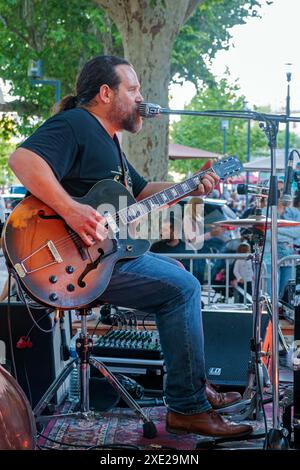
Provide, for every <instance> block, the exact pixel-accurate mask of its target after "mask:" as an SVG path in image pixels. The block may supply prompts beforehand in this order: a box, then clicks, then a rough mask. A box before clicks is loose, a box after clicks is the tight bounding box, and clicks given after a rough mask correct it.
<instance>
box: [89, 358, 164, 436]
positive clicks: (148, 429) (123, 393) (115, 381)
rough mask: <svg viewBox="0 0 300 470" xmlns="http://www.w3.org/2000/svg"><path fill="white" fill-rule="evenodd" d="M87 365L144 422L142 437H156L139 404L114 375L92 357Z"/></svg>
mask: <svg viewBox="0 0 300 470" xmlns="http://www.w3.org/2000/svg"><path fill="white" fill-rule="evenodd" d="M89 363H90V364H91V365H92V366H93V367H95V368H96V369H97V370H98V371H99V372H101V374H102V375H103V376H104V377H105V378H106V379H107V381H108V382H109V383H110V384H111V385H112V387H114V388H115V390H117V391H118V392H119V393H120V395H121V397H122V398H123V400H124V401H125V402H126V403H127V405H128V406H129V407H130V408H131V409H132V410H133V411H134V412H135V413H136V414H137V415H138V416H139V418H141V419H142V420H143V422H144V424H143V430H144V437H146V438H148V439H151V438H153V437H155V436H157V430H156V427H155V424H154V423H153V421H151V420H149V418H148V417H147V415H146V414H145V413H144V412H143V410H142V408H141V407H140V406H139V404H138V403H137V402H136V401H135V400H134V399H133V398H132V397H131V396H130V394H129V393H128V392H127V390H126V388H125V387H123V385H122V384H121V383H120V382H119V380H118V379H117V378H116V377H115V375H114V374H113V373H112V372H111V371H110V370H109V369H108V368H107V367H106V366H105V364H104V363H103V362H101V361H99V360H98V359H95V358H94V357H90V358H89Z"/></svg>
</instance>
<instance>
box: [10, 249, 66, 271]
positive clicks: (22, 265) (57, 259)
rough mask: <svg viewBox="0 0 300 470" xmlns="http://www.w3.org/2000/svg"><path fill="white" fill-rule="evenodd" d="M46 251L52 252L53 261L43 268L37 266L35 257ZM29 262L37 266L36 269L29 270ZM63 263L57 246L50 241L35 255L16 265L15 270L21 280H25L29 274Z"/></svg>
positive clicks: (34, 253)
mask: <svg viewBox="0 0 300 470" xmlns="http://www.w3.org/2000/svg"><path fill="white" fill-rule="evenodd" d="M45 249H46V250H49V251H50V253H51V256H52V258H53V260H50V259H49V261H50V262H49V263H46V264H43V265H41V266H37V264H38V263H34V256H35V255H37V254H38V253H39V252H40V251H41V250H45ZM37 259H38V258H37ZM28 260H30V261H31V262H33V263H34V264H35V267H34V268H33V269H30V270H29V269H27V268H26V262H28ZM62 262H63V259H62V257H61V256H60V254H59V252H58V250H57V248H56V246H55V245H54V243H53V242H52V241H51V240H49V241H47V243H45V244H44V245H42V246H41V247H40V248H38V249H37V250H35V251H34V252H33V253H31V254H30V255H28V256H26V258H24V259H23V260H21V261H20V262H19V263H16V264H14V268H15V270H16V272H17V274H18V276H19V277H20V278H23V277H25V276H26V275H27V274H31V273H34V272H36V271H39V270H41V269H44V268H47V267H48V266H52V265H53V264H56V263H62Z"/></svg>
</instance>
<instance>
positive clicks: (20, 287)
mask: <svg viewBox="0 0 300 470" xmlns="http://www.w3.org/2000/svg"><path fill="white" fill-rule="evenodd" d="M10 272H11V273H12V275H13V277H14V279H15V281H16V283H17V285H18V287H19V295H20V298H21V300H22V301H23V303H24V304H25V306H26V309H27V312H28V314H29V316H30V318H31V320H32V322H33V323H34V324H35V326H36V327H37V328H38V329H39V330H40V331H42V332H43V333H52V332H53V330H54V328H55V326H56V322H54V323H53V326H52V327H51V328H50V329H49V330H45V329H44V328H41V327H40V325H39V324H38V322H37V321H36V320H35V318H34V316H33V314H32V312H31V310H30V307H29V303H28V301H27V299H26V298H25V295H24V292H23V289H22V286H21V284H20V281H19V278H18V276H16V275H15V273H14V270H13V269H10ZM43 308H45V307H43Z"/></svg>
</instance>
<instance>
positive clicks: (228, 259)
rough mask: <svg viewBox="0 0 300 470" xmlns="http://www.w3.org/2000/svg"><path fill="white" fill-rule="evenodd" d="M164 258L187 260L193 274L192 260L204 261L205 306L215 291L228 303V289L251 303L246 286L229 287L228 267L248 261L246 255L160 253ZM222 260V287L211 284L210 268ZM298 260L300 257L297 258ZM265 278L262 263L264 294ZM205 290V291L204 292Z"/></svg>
mask: <svg viewBox="0 0 300 470" xmlns="http://www.w3.org/2000/svg"><path fill="white" fill-rule="evenodd" d="M160 254H162V255H164V256H169V257H170V258H175V259H177V260H178V261H181V260H186V259H187V260H189V271H190V272H191V273H194V269H193V267H194V260H198V259H200V260H201V259H204V260H205V262H206V267H207V282H205V283H204V284H203V286H202V287H203V288H204V289H203V292H205V293H206V292H207V306H210V305H211V304H212V303H214V297H215V294H216V289H217V290H218V291H220V290H224V291H225V293H224V298H225V303H229V299H230V288H231V289H232V290H233V291H235V293H236V294H237V293H238V292H239V293H240V294H242V295H243V303H244V305H248V304H251V303H252V299H251V296H250V295H249V294H248V293H247V290H246V289H247V286H246V284H245V287H244V289H241V288H239V287H235V286H231V285H230V265H231V263H232V262H234V261H235V260H237V259H245V260H246V259H249V254H248V253H182V254H181V253H160ZM218 259H219V260H224V261H225V283H224V285H219V284H218V285H217V284H213V279H212V267H213V261H215V260H218ZM299 259H300V257H299ZM266 286H267V278H266V267H265V264H264V263H263V265H262V291H263V292H266ZM205 289H206V290H205Z"/></svg>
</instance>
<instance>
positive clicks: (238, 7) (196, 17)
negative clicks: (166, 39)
mask: <svg viewBox="0 0 300 470" xmlns="http://www.w3.org/2000/svg"><path fill="white" fill-rule="evenodd" d="M260 5H261V1H260V0H259V1H258V0H205V1H204V2H203V3H201V4H200V5H199V6H198V8H197V9H196V11H195V13H194V14H193V15H192V16H191V18H190V19H189V20H188V22H187V23H186V24H185V25H183V27H182V28H181V31H180V33H179V35H178V36H177V39H176V42H175V46H174V50H173V54H172V69H171V71H172V73H171V76H174V75H175V74H178V78H177V81H179V82H180V81H183V80H184V79H186V80H190V81H191V82H193V83H194V84H195V85H196V86H198V85H199V80H201V81H204V82H205V83H208V84H211V85H212V84H214V77H213V76H212V75H211V73H210V71H209V67H208V65H209V62H210V60H211V59H213V58H214V57H215V55H216V53H217V52H218V50H220V49H228V47H229V41H230V39H231V34H230V29H231V28H232V27H233V26H235V25H238V24H244V23H245V22H246V20H247V18H248V17H251V16H252V17H253V16H258V11H259V8H260Z"/></svg>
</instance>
